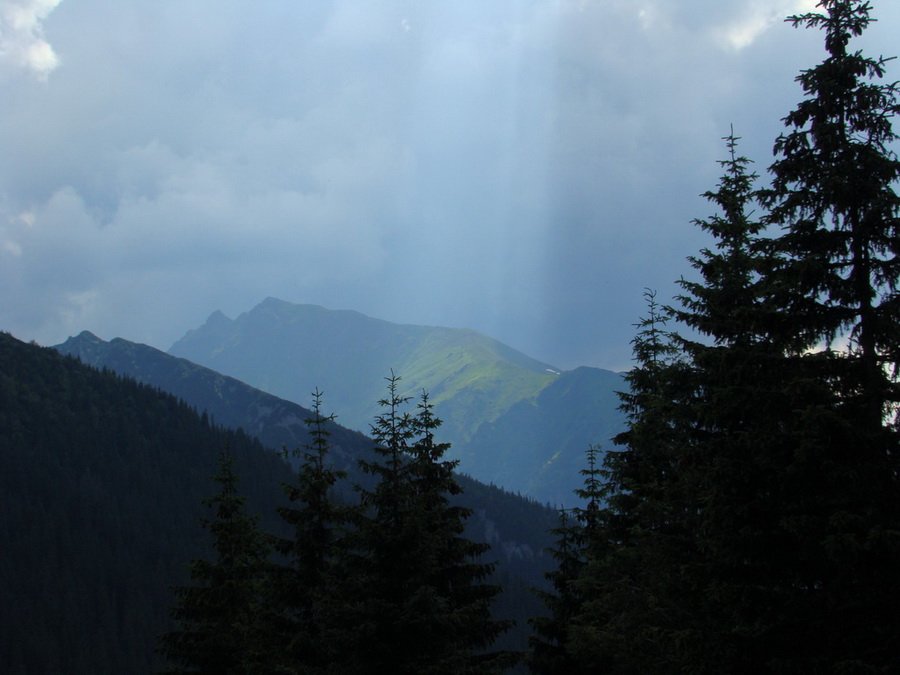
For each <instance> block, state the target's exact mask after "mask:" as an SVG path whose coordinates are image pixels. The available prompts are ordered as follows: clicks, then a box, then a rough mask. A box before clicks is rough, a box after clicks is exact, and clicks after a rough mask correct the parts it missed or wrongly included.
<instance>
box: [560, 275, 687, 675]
mask: <svg viewBox="0 0 900 675" xmlns="http://www.w3.org/2000/svg"><path fill="white" fill-rule="evenodd" d="M645 297H646V299H647V303H648V316H647V317H646V318H645V319H642V320H641V322H640V323H639V324H638V332H637V335H636V336H635V339H634V340H633V348H634V356H635V361H636V366H635V367H634V368H633V369H632V370H631V371H629V373H628V374H627V376H626V381H627V382H628V384H629V390H628V391H627V392H623V393H622V394H620V397H621V399H622V406H621V408H622V410H623V411H624V412H625V413H626V415H627V428H626V431H624V432H623V433H622V434H620V435H619V436H617V437H616V438H615V439H614V441H615V443H616V444H617V445H618V446H619V447H620V448H621V449H618V450H611V451H609V452H607V453H606V456H605V458H604V463H603V474H602V476H603V478H604V483H603V485H602V486H601V488H600V489H601V491H602V494H603V495H604V497H605V506H603V507H601V508H599V509H597V511H596V512H595V514H594V516H593V525H592V531H591V532H590V534H589V536H588V537H587V538H586V549H585V551H586V558H587V562H586V564H585V565H584V567H583V569H582V570H581V572H580V573H579V575H578V577H577V578H576V579H575V580H574V581H573V582H572V583H573V586H574V588H575V590H576V592H577V593H578V594H579V595H580V597H581V598H582V606H581V610H580V611H579V612H578V613H577V614H576V616H575V617H574V618H573V619H572V621H571V622H570V627H569V647H568V650H569V653H570V654H571V655H572V656H573V657H574V659H575V662H576V663H578V664H579V667H580V668H582V669H586V670H588V671H591V672H610V673H638V672H654V673H665V672H676V671H677V665H678V664H677V663H676V660H675V659H674V657H673V649H672V645H673V644H674V643H676V642H677V641H678V640H679V635H680V632H681V631H683V630H684V629H685V625H686V622H687V621H688V619H689V618H690V612H691V610H690V605H689V604H688V603H686V602H685V600H686V597H685V590H684V588H683V583H682V581H681V579H680V576H679V569H680V566H681V565H682V564H683V562H684V561H685V560H686V559H689V558H690V556H691V554H692V553H693V552H694V551H693V548H692V541H691V538H690V534H689V532H688V531H687V529H686V518H687V516H688V515H690V514H691V513H692V509H693V505H692V504H690V503H689V502H688V501H687V500H686V499H685V498H684V486H683V481H682V476H683V474H682V473H681V469H682V466H681V456H682V453H683V449H684V447H685V445H686V444H687V443H688V442H689V441H690V437H691V431H692V427H691V424H690V423H689V422H690V421H689V419H686V418H685V416H686V411H689V408H688V407H687V406H686V405H685V401H686V400H687V399H689V397H690V389H689V388H687V387H686V384H685V383H686V373H687V372H689V369H688V368H687V367H686V365H685V364H684V363H683V362H682V361H681V360H680V359H679V358H678V350H677V343H676V341H675V336H673V334H672V333H671V332H670V331H669V330H668V329H667V323H668V321H669V320H670V311H669V310H667V309H666V308H664V307H661V306H660V305H659V304H658V303H657V302H656V299H655V293H652V292H650V291H648V292H647V293H646V296H645Z"/></svg>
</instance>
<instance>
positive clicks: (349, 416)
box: [169, 298, 623, 505]
mask: <svg viewBox="0 0 900 675" xmlns="http://www.w3.org/2000/svg"><path fill="white" fill-rule="evenodd" d="M169 353H170V354H172V355H174V356H178V357H182V358H185V359H188V360H189V361H192V362H194V363H196V364H200V365H203V366H206V367H208V368H211V369H212V370H215V371H217V372H219V373H222V374H225V375H229V376H231V377H234V378H237V379H238V380H241V381H242V382H246V383H247V384H250V385H251V386H253V387H256V388H258V389H261V390H263V391H266V392H269V393H271V394H274V395H276V396H279V397H281V398H284V399H287V400H290V401H294V402H297V403H300V404H303V403H308V402H309V400H310V394H311V392H312V391H313V390H315V389H318V390H320V391H323V392H324V399H323V402H324V408H325V410H326V411H328V412H334V413H336V414H337V416H338V422H339V423H340V424H342V425H344V426H346V427H349V428H352V429H357V430H360V431H363V432H367V431H368V429H369V424H370V423H371V421H372V419H373V418H374V416H375V415H376V414H377V412H378V405H377V401H378V400H379V399H380V398H382V396H383V391H384V384H385V382H384V378H385V377H386V376H388V375H390V373H391V372H393V373H395V374H397V375H399V376H400V377H401V378H402V380H401V391H402V393H404V394H407V395H410V396H413V397H417V396H418V395H419V394H420V393H421V392H422V390H425V391H427V392H428V393H429V395H430V397H431V400H432V402H433V403H434V404H435V409H436V412H437V414H438V416H439V417H440V418H441V419H442V420H444V425H443V427H442V428H441V436H442V440H446V441H448V442H450V443H452V445H453V447H452V449H451V451H450V456H451V457H455V458H459V459H460V460H461V461H462V464H461V466H460V469H461V470H462V471H463V472H465V473H468V474H470V475H472V476H473V477H475V478H477V479H478V480H481V481H484V482H488V483H495V484H498V485H501V486H502V487H504V488H506V489H508V490H512V491H519V492H522V493H525V494H527V495H529V496H531V497H534V498H535V499H538V500H540V501H543V502H548V503H552V504H562V505H571V504H573V503H574V501H575V500H574V497H573V495H572V490H573V489H574V488H575V487H578V486H579V485H580V482H581V477H580V475H579V474H578V471H579V470H580V469H581V468H582V467H583V457H584V452H585V450H586V449H587V447H588V446H589V445H591V444H600V445H603V444H608V439H610V438H611V437H612V436H613V435H615V433H617V432H618V431H619V430H620V428H621V426H622V417H621V415H620V413H619V412H618V410H617V406H618V399H617V397H616V395H615V391H616V390H618V389H621V388H622V386H623V384H622V379H621V377H620V375H618V374H616V373H613V372H611V371H606V370H601V369H598V368H586V367H584V368H577V369H575V370H572V371H566V372H560V371H559V370H558V369H556V368H554V367H553V366H552V365H550V364H547V363H542V362H540V361H538V360H536V359H533V358H531V357H528V356H526V355H525V354H522V353H521V352H518V351H516V350H514V349H512V348H511V347H509V346H507V345H504V344H502V343H500V342H498V341H496V340H494V339H492V338H489V337H487V336H484V335H481V334H479V333H477V332H475V331H471V330H465V329H454V328H443V327H430V326H415V325H400V324H393V323H390V322H387V321H382V320H379V319H374V318H370V317H367V316H364V315H362V314H360V313H358V312H353V311H346V310H344V311H335V310H328V309H325V308H323V307H319V306H315V305H299V304H292V303H288V302H284V301H281V300H277V299H275V298H267V299H266V300H264V301H263V302H261V303H260V304H259V305H257V306H256V307H254V308H253V309H251V310H250V311H249V312H246V313H244V314H241V315H240V316H239V317H237V318H236V319H234V320H232V319H229V318H228V317H226V316H225V315H224V314H222V313H221V312H218V311H217V312H214V313H213V314H212V315H211V316H210V317H209V319H208V320H207V321H206V322H205V323H204V324H203V325H202V326H200V327H199V328H197V329H195V330H191V331H189V332H188V333H187V334H186V335H185V336H184V337H183V338H182V339H181V340H179V341H177V342H176V343H175V344H174V345H173V346H172V347H171V349H170V350H169Z"/></svg>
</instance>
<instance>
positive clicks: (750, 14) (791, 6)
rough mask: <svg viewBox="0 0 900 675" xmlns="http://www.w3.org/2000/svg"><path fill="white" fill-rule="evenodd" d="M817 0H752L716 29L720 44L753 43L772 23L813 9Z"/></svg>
mask: <svg viewBox="0 0 900 675" xmlns="http://www.w3.org/2000/svg"><path fill="white" fill-rule="evenodd" d="M817 3H818V0H751V1H750V2H746V3H745V4H743V5H742V6H741V12H740V14H739V15H738V16H737V18H735V19H733V20H731V21H729V22H727V23H725V24H724V25H722V26H719V27H718V28H717V29H716V34H717V37H718V40H719V42H720V43H721V44H723V45H725V46H727V47H730V48H732V49H735V50H738V51H739V50H741V49H745V48H746V47H749V46H750V45H752V44H753V43H754V42H755V41H756V40H757V38H759V36H760V35H762V34H763V33H764V32H765V31H766V30H768V29H769V28H770V27H771V26H773V25H776V24H778V23H780V22H781V21H784V19H785V18H786V17H788V16H790V15H792V14H797V13H805V12H812V11H815V10H816V5H817Z"/></svg>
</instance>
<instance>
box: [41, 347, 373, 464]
mask: <svg viewBox="0 0 900 675" xmlns="http://www.w3.org/2000/svg"><path fill="white" fill-rule="evenodd" d="M54 349H56V350H57V351H59V352H60V353H62V354H67V355H70V356H74V357H76V358H78V359H79V360H80V361H81V362H82V363H85V364H87V365H90V366H94V367H95V368H100V369H102V368H106V369H108V370H111V371H113V372H115V373H118V374H120V375H124V376H127V377H130V378H133V379H134V380H136V381H138V382H141V383H143V384H148V385H151V386H153V387H157V388H158V389H161V390H162V391H165V392H167V393H169V394H172V395H174V396H177V397H178V398H180V399H182V400H183V401H186V402H187V403H188V404H190V405H191V406H192V407H194V408H195V409H196V410H198V411H200V412H205V413H207V414H208V415H210V416H211V417H212V419H213V421H214V422H215V423H216V424H218V425H220V426H223V427H226V428H229V429H243V430H244V431H245V432H247V433H248V434H250V435H252V436H255V437H256V438H258V439H259V440H260V442H262V443H263V444H264V445H265V446H267V447H269V448H272V449H274V450H282V449H284V448H287V449H288V450H295V449H297V448H300V447H303V446H304V445H306V444H307V443H308V442H309V432H308V429H307V426H306V424H305V423H304V420H306V419H308V418H310V417H311V416H312V413H311V412H310V411H309V410H307V409H306V408H303V407H302V406H300V405H297V404H296V403H291V402H290V401H285V400H283V399H280V398H278V397H276V396H273V395H271V394H268V393H266V392H264V391H260V390H259V389H255V388H253V387H250V386H248V385H246V384H244V383H243V382H240V381H239V380H236V379H235V378H233V377H226V376H224V375H221V374H219V373H217V372H215V371H213V370H210V369H209V368H204V367H203V366H198V365H197V364H195V363H191V362H190V361H188V360H187V359H181V358H177V357H174V356H171V355H169V354H166V353H165V352H163V351H160V350H158V349H155V348H153V347H150V346H148V345H144V344H138V343H135V342H130V341H128V340H123V339H122V338H114V339H113V340H110V341H109V342H106V341H105V340H102V339H100V338H99V337H97V336H96V335H93V334H92V333H90V332H88V331H83V332H81V333H80V334H79V335H77V336H76V337H70V338H69V339H68V340H66V341H65V342H64V343H63V344H61V345H56V347H54ZM329 431H330V433H331V436H330V438H329V440H330V442H331V452H330V457H331V460H332V462H333V463H334V466H335V468H338V469H342V470H345V471H351V472H352V471H354V470H355V468H356V460H357V459H359V458H360V457H361V456H364V455H365V453H366V452H367V449H368V448H369V446H371V441H370V440H369V439H368V438H366V437H365V436H364V435H363V434H361V433H359V432H354V431H351V430H349V429H346V428H344V427H342V426H340V425H337V424H333V425H330V426H329ZM363 448H366V450H363Z"/></svg>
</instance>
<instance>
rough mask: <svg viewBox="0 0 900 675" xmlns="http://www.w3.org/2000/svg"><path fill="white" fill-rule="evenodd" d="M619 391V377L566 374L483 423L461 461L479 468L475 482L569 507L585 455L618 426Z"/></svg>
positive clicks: (579, 371) (584, 371)
mask: <svg viewBox="0 0 900 675" xmlns="http://www.w3.org/2000/svg"><path fill="white" fill-rule="evenodd" d="M622 387H623V382H622V378H621V376H620V375H619V374H618V373H613V372H611V371H608V370H601V369H599V368H587V367H581V368H576V369H575V370H571V371H566V372H564V373H562V374H560V376H559V377H558V378H556V379H555V380H553V382H551V383H550V384H549V385H547V386H546V387H544V389H542V390H541V391H540V392H538V394H537V395H536V396H535V397H534V398H530V399H526V400H522V401H519V402H517V403H516V404H515V405H513V406H512V407H510V408H509V409H508V410H506V411H504V412H503V413H502V414H501V415H500V416H499V417H498V418H497V419H496V420H493V421H491V422H485V423H484V424H482V425H481V426H480V427H479V428H478V430H477V432H476V433H475V435H474V437H473V438H472V439H471V440H470V441H469V442H467V443H465V444H464V449H465V453H466V455H465V456H464V459H463V461H464V462H465V463H466V464H467V465H473V464H476V463H477V464H478V466H479V471H478V477H479V479H480V480H483V481H485V482H488V483H496V484H499V485H504V486H514V489H517V490H520V491H521V492H523V493H525V494H528V495H533V496H535V497H536V498H539V499H540V500H541V501H543V502H547V503H550V504H560V505H566V506H571V505H573V504H574V503H576V500H575V499H574V497H573V494H572V490H573V489H574V488H575V487H581V484H582V476H581V474H580V473H579V472H580V471H581V470H582V469H583V468H585V457H584V453H585V450H586V449H587V448H588V447H589V446H591V445H594V444H595V445H603V444H604V442H605V441H604V439H605V438H609V437H610V436H612V435H613V433H614V430H615V429H618V428H620V426H621V424H622V418H621V414H620V413H619V410H618V406H619V399H618V396H617V395H616V393H615V392H616V391H617V390H619V389H622ZM609 444H610V442H606V445H607V446H608V445H609Z"/></svg>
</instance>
